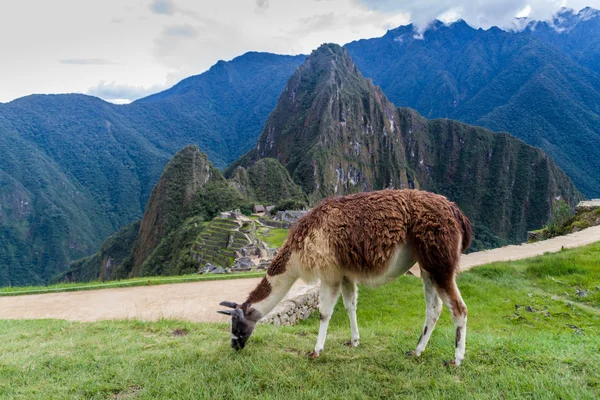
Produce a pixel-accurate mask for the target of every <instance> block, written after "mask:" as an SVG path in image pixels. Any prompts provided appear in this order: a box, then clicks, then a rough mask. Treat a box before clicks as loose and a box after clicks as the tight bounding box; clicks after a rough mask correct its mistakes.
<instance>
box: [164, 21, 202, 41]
mask: <svg viewBox="0 0 600 400" xmlns="http://www.w3.org/2000/svg"><path fill="white" fill-rule="evenodd" d="M197 34H198V33H197V32H196V29H195V28H194V27H193V26H191V25H189V24H184V25H171V26H168V27H166V28H165V30H164V31H163V36H170V37H190V38H192V37H196V35H197Z"/></svg>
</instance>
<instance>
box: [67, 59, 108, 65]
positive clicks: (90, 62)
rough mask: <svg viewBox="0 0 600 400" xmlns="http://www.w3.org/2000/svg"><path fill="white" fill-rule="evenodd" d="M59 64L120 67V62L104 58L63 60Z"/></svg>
mask: <svg viewBox="0 0 600 400" xmlns="http://www.w3.org/2000/svg"><path fill="white" fill-rule="evenodd" d="M58 62H59V63H61V64H65V65H120V63H118V62H115V61H111V60H105V59H104V58H63V59H62V60H58Z"/></svg>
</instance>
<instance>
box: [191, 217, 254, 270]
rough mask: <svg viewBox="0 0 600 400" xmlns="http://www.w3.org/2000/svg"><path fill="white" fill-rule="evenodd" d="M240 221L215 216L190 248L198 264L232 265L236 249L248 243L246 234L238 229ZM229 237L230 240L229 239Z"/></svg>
mask: <svg viewBox="0 0 600 400" xmlns="http://www.w3.org/2000/svg"><path fill="white" fill-rule="evenodd" d="M240 228H241V226H240V223H238V222H237V221H234V220H231V219H226V218H215V219H214V220H212V221H211V222H210V223H209V224H208V226H207V227H206V229H205V230H204V232H202V234H201V235H199V236H198V237H197V238H196V242H195V244H194V246H193V248H192V254H193V255H194V258H195V259H196V260H198V261H197V262H196V268H198V265H204V264H206V263H211V264H213V265H217V266H220V267H222V268H229V267H231V266H233V263H234V261H235V252H236V250H238V249H240V248H242V247H244V246H247V245H249V244H250V241H249V240H248V236H246V234H244V233H243V232H242V231H241V230H240ZM230 239H231V241H230Z"/></svg>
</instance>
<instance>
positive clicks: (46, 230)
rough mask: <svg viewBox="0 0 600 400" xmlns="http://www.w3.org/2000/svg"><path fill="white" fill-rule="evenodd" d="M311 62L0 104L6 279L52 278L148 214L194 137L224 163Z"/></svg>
mask: <svg viewBox="0 0 600 400" xmlns="http://www.w3.org/2000/svg"><path fill="white" fill-rule="evenodd" d="M303 59H304V57H303V56H297V57H291V56H277V55H272V54H264V53H247V54H245V55H243V56H240V57H238V58H236V59H234V60H232V61H230V62H219V63H217V64H216V65H215V66H213V67H212V68H211V69H210V70H209V71H207V72H205V73H204V74H202V75H198V76H194V77H191V78H188V79H186V80H184V81H182V82H180V83H179V84H178V85H176V86H174V87H173V88H171V89H169V90H167V91H165V92H162V93H159V94H156V95H153V96H150V97H148V98H145V99H141V100H139V101H137V102H135V103H133V104H130V105H124V106H117V105H114V104H110V103H106V102H104V101H102V100H100V99H97V98H94V97H91V96H84V95H33V96H28V97H24V98H21V99H17V100H15V101H12V102H10V103H6V104H0V152H1V153H2V157H0V286H5V285H25V284H39V283H44V282H46V281H47V279H48V278H50V277H51V276H54V275H56V274H57V273H60V272H61V271H64V270H65V269H66V268H67V266H68V265H69V263H70V262H71V261H72V260H75V259H79V258H81V257H83V256H87V255H89V254H92V253H93V252H94V251H95V250H96V249H98V247H99V246H100V244H101V243H102V241H103V240H104V239H106V238H107V237H108V236H109V235H111V234H112V233H114V232H115V231H117V230H118V229H119V228H120V227H122V226H125V225H127V224H129V223H131V222H132V221H135V220H137V219H139V218H140V217H141V216H142V213H143V210H144V207H145V205H146V202H147V201H148V198H149V196H150V193H151V191H152V188H153V187H154V185H155V184H156V182H157V181H158V178H159V177H160V174H161V172H162V170H163V168H164V166H165V164H166V163H167V161H168V160H169V159H170V158H171V157H172V156H173V155H174V154H175V153H176V152H177V151H178V150H179V149H181V148H182V147H184V146H185V145H187V144H196V145H198V146H200V147H201V148H202V150H203V151H204V152H206V154H208V156H209V157H210V159H211V160H212V161H213V162H214V163H215V165H216V166H217V167H224V166H225V165H227V164H228V163H229V162H231V161H233V160H235V159H236V158H238V157H239V156H240V155H241V154H243V153H244V152H245V151H247V150H248V149H250V148H251V147H252V145H253V143H254V140H255V139H252V138H256V137H257V136H258V135H259V134H260V131H261V130H262V127H263V126H264V122H265V121H266V119H267V117H268V114H269V112H270V111H271V110H272V108H273V107H274V106H275V104H276V102H277V98H278V96H279V94H280V93H281V90H282V89H283V87H284V86H285V83H286V81H287V80H288V78H289V76H291V74H292V73H293V71H294V70H295V69H296V68H297V66H298V65H299V64H300V63H301V62H302V61H303Z"/></svg>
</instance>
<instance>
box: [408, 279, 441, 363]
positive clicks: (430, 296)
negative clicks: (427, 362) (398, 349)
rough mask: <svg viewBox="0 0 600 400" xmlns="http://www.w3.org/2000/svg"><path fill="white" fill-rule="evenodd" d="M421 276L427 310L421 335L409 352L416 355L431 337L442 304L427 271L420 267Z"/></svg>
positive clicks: (421, 351) (419, 353)
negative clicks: (413, 348) (413, 349)
mask: <svg viewBox="0 0 600 400" xmlns="http://www.w3.org/2000/svg"><path fill="white" fill-rule="evenodd" d="M421 277H422V279H423V292H424V294H425V303H426V306H427V311H426V315H425V325H424V326H423V331H422V333H421V337H419V341H418V342H417V348H416V350H415V351H414V352H412V353H411V354H413V355H416V356H420V355H421V353H423V351H424V350H425V348H426V347H427V343H428V342H429V338H431V334H432V333H433V330H434V329H435V325H436V323H437V321H438V319H439V318H440V314H441V312H442V306H443V304H442V299H440V297H439V296H438V294H437V291H436V290H435V287H434V286H433V282H432V281H431V277H430V276H429V273H427V271H425V270H423V269H421Z"/></svg>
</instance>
